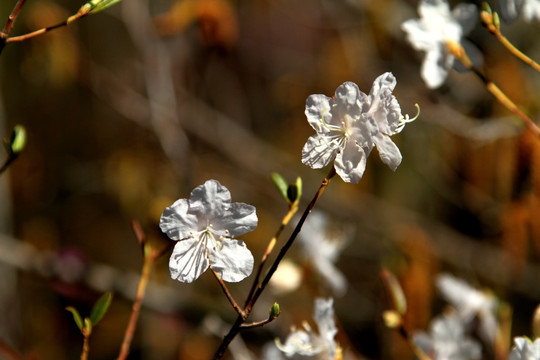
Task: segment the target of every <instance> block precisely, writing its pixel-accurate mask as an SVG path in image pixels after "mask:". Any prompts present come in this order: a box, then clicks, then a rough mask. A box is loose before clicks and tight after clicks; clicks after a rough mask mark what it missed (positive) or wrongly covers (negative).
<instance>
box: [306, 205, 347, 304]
mask: <svg viewBox="0 0 540 360" xmlns="http://www.w3.org/2000/svg"><path fill="white" fill-rule="evenodd" d="M329 225H330V224H329V221H328V217H327V216H326V215H324V214H323V213H322V212H320V211H316V210H314V211H312V212H311V214H310V215H309V217H308V219H307V220H306V222H305V224H304V226H303V227H302V231H301V232H300V235H299V238H298V240H299V241H300V244H301V246H302V252H303V254H305V257H306V258H307V259H308V260H309V261H310V262H311V263H312V264H313V268H314V270H315V271H317V272H318V273H319V274H320V275H321V277H322V278H323V279H324V281H325V282H326V283H327V284H328V285H329V286H330V288H331V289H332V291H333V292H334V294H335V295H336V296H342V295H344V294H345V292H346V291H347V279H346V278H345V276H344V275H343V274H342V273H341V271H339V270H338V269H337V268H336V267H335V266H334V263H335V262H336V261H337V259H338V256H339V253H340V252H341V251H342V250H343V248H344V247H345V245H346V244H347V242H348V237H349V235H350V233H351V231H349V230H347V229H343V228H341V230H338V229H337V228H335V229H330V226H329Z"/></svg>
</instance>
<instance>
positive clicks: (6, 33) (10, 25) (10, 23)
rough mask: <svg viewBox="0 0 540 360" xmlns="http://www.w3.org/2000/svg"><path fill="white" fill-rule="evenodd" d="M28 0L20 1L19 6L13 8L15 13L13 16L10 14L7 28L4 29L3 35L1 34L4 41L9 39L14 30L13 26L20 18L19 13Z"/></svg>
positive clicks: (12, 13)
mask: <svg viewBox="0 0 540 360" xmlns="http://www.w3.org/2000/svg"><path fill="white" fill-rule="evenodd" d="M25 2H26V0H19V1H18V2H17V4H15V7H14V8H13V11H12V12H11V14H9V17H8V21H7V22H6V26H5V27H4V30H3V31H2V34H0V36H1V37H3V38H4V39H7V37H8V36H9V33H10V32H11V30H12V29H13V26H14V25H15V20H16V19H17V16H19V12H20V11H21V9H22V7H23V5H24V3H25Z"/></svg>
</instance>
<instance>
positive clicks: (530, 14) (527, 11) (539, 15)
mask: <svg viewBox="0 0 540 360" xmlns="http://www.w3.org/2000/svg"><path fill="white" fill-rule="evenodd" d="M501 13H502V14H503V16H504V17H505V18H507V19H509V20H514V19H516V18H517V17H518V16H519V14H520V13H521V14H522V15H523V18H524V19H525V21H527V22H531V21H534V20H540V0H501Z"/></svg>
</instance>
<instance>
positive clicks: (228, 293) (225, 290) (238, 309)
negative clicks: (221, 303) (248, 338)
mask: <svg viewBox="0 0 540 360" xmlns="http://www.w3.org/2000/svg"><path fill="white" fill-rule="evenodd" d="M212 274H214V277H215V278H216V280H217V281H218V282H219V285H220V286H221V289H222V290H223V293H224V294H225V296H226V297H227V299H228V300H229V302H230V303H231V305H232V307H233V308H234V310H236V312H237V313H238V315H240V316H241V317H242V318H243V319H245V318H246V314H245V313H244V311H243V310H242V309H241V308H240V306H238V304H237V303H236V301H235V300H234V298H233V296H232V295H231V293H230V291H229V288H228V287H227V285H226V284H225V282H224V281H223V279H221V277H220V276H219V275H218V274H217V273H216V272H215V271H214V270H212Z"/></svg>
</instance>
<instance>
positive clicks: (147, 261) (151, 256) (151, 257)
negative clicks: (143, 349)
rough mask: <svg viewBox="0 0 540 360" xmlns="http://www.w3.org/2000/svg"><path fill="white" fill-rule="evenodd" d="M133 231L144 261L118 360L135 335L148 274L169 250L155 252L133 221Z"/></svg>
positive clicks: (126, 354) (125, 352)
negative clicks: (141, 249)
mask: <svg viewBox="0 0 540 360" xmlns="http://www.w3.org/2000/svg"><path fill="white" fill-rule="evenodd" d="M132 225H133V231H134V233H135V236H136V237H137V240H138V241H139V243H140V244H141V246H143V247H144V249H143V252H144V255H143V256H144V261H143V268H142V273H141V279H140V280H139V285H138V286H137V295H136V296H135V301H134V302H133V307H132V310H131V316H130V318H129V322H128V326H127V328H126V332H125V334H124V340H123V341H122V346H121V348H120V354H119V355H118V360H125V359H126V358H127V356H128V354H129V348H130V346H131V342H132V340H133V336H134V335H135V329H136V327H137V319H138V318H139V314H140V312H141V306H142V301H143V298H144V294H145V292H146V287H147V285H148V281H149V280H150V274H151V273H152V268H153V266H154V263H155V262H156V260H157V259H159V258H160V257H161V256H162V255H163V254H164V253H165V252H166V251H167V250H169V249H170V246H166V247H165V249H163V250H160V251H155V250H154V249H153V248H152V246H151V245H150V244H149V243H148V242H147V241H146V234H145V233H144V232H143V230H142V228H141V226H140V224H139V223H138V222H137V221H133V223H132Z"/></svg>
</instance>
